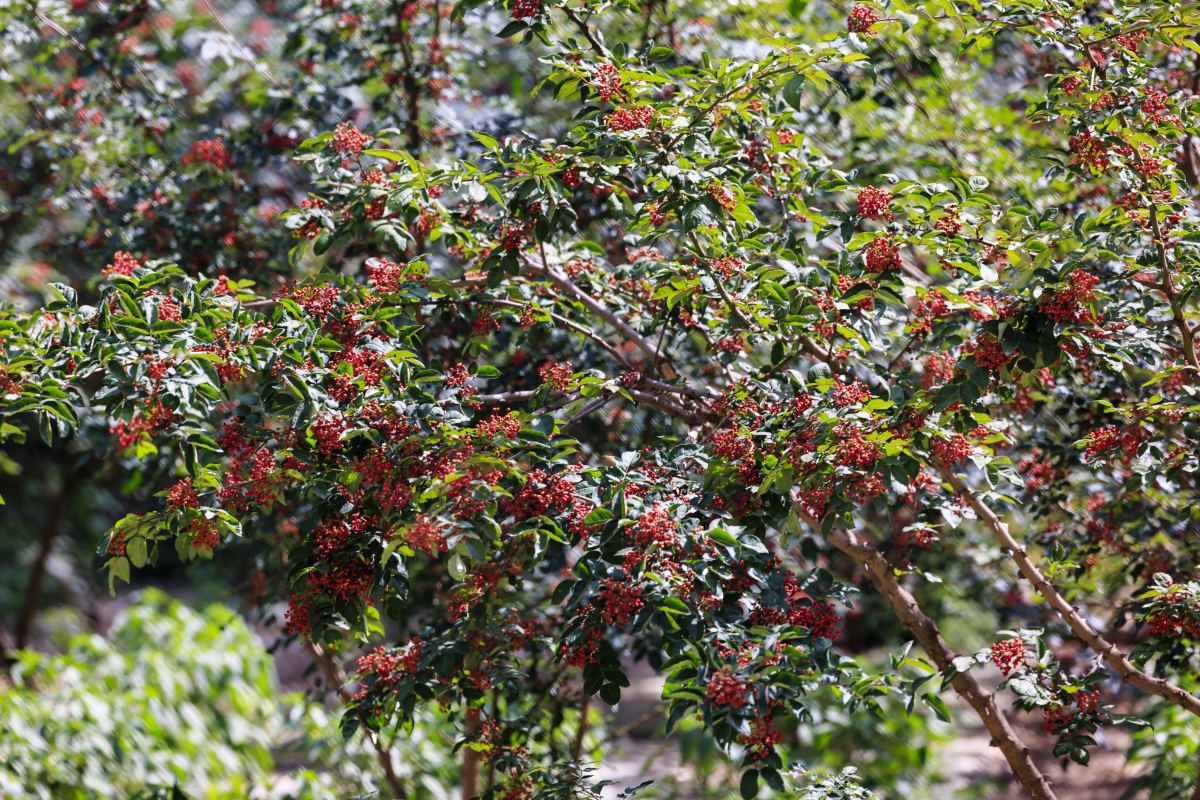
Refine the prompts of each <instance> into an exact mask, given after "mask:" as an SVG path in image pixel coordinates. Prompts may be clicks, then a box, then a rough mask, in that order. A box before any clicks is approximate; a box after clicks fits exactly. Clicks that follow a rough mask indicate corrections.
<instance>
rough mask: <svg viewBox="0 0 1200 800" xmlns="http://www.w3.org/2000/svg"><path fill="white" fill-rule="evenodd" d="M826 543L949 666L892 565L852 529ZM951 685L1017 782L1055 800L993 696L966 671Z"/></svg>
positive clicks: (948, 653)
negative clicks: (846, 559)
mask: <svg viewBox="0 0 1200 800" xmlns="http://www.w3.org/2000/svg"><path fill="white" fill-rule="evenodd" d="M797 513H799V515H800V518H801V519H803V520H804V521H805V522H806V523H807V524H808V525H809V526H810V527H812V528H813V529H814V530H820V529H821V525H820V523H819V522H818V521H817V520H816V519H814V518H813V517H812V516H811V515H809V514H807V513H804V512H802V511H799V510H798V511H797ZM825 538H826V539H827V540H828V541H829V543H830V544H832V545H833V546H834V547H836V548H837V549H838V550H841V551H842V552H843V553H845V554H846V555H848V556H849V557H850V558H851V559H852V560H853V561H854V563H855V564H856V565H857V566H858V568H859V569H861V570H862V571H863V574H864V575H866V576H867V580H868V581H870V582H871V585H872V586H873V587H874V588H875V590H876V591H877V592H879V594H880V596H882V597H883V598H884V599H885V600H886V601H887V602H888V605H890V606H891V608H892V611H893V613H895V615H896V616H897V617H898V618H899V619H900V622H901V623H903V625H904V627H905V629H906V630H907V631H908V632H909V633H911V634H912V635H913V636H914V637H915V638H916V640H917V642H918V643H919V644H920V645H921V648H922V649H923V650H924V651H925V653H926V654H927V655H928V656H929V658H930V659H931V660H932V661H933V662H934V663H935V664H936V665H937V667H938V669H940V670H941V671H942V672H945V671H946V670H948V669H949V668H950V667H951V666H952V665H953V662H954V658H955V654H954V651H952V650H951V649H950V647H949V646H948V645H947V644H946V641H945V639H943V638H942V634H941V632H940V631H939V630H938V627H937V623H936V622H934V621H933V619H931V618H930V617H929V616H927V615H926V614H925V613H924V612H923V611H922V610H921V607H920V606H919V605H918V604H917V601H916V599H915V598H914V597H913V596H912V594H910V593H909V592H908V590H906V589H905V588H904V587H903V586H901V585H900V582H899V581H897V580H896V575H895V572H894V571H893V570H892V566H891V565H890V564H888V563H887V560H886V559H884V557H883V555H882V554H881V553H880V552H879V550H877V549H876V548H874V547H872V546H871V545H869V544H865V543H863V542H860V541H858V540H857V539H856V537H855V536H854V534H853V533H850V532H848V531H845V530H842V529H840V528H834V529H833V530H832V531H830V533H829V535H827V536H826V537H825ZM950 685H952V686H953V687H954V690H955V691H956V692H958V695H959V696H960V697H962V698H963V699H964V700H965V701H967V704H968V705H970V706H971V708H972V709H974V710H975V713H976V714H978V715H979V718H980V719H981V720H983V724H984V725H985V726H986V727H987V730H988V733H990V734H991V735H992V742H991V743H992V745H994V746H995V747H998V748H1000V752H1001V753H1003V754H1004V758H1005V759H1006V760H1007V761H1008V765H1009V767H1010V768H1011V769H1012V771H1013V774H1015V775H1016V776H1017V780H1019V781H1020V782H1021V786H1022V788H1024V789H1025V792H1026V794H1028V795H1029V796H1030V797H1031V798H1033V800H1055V794H1054V791H1053V790H1052V789H1051V788H1050V784H1049V782H1047V780H1046V777H1045V776H1044V775H1042V773H1041V771H1040V770H1039V769H1038V768H1037V765H1036V764H1034V763H1033V757H1032V755H1031V752H1030V749H1029V747H1028V746H1027V745H1026V744H1025V743H1024V742H1023V741H1021V738H1020V737H1019V736H1018V735H1017V733H1016V732H1015V731H1014V730H1013V729H1012V726H1011V725H1009V723H1008V719H1007V718H1006V717H1005V716H1004V713H1003V712H1001V711H1000V709H999V708H998V707H997V706H996V698H995V696H994V695H993V694H991V693H989V692H986V691H984V689H983V687H981V686H980V685H979V682H978V681H976V680H975V678H974V677H973V676H971V675H970V673H967V672H960V673H958V674H957V675H955V676H954V678H953V679H952V680H951V681H950Z"/></svg>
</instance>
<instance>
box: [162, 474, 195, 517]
mask: <svg viewBox="0 0 1200 800" xmlns="http://www.w3.org/2000/svg"><path fill="white" fill-rule="evenodd" d="M198 505H200V498H199V497H197V496H196V490H195V489H194V488H192V479H191V478H184V479H183V480H181V481H180V482H179V483H177V484H175V485H174V486H172V487H171V491H170V493H169V494H168V496H167V508H168V509H170V510H171V511H182V510H183V509H185V508H195V507H197V506H198Z"/></svg>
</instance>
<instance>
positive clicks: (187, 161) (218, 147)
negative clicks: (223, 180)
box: [179, 139, 233, 169]
mask: <svg viewBox="0 0 1200 800" xmlns="http://www.w3.org/2000/svg"><path fill="white" fill-rule="evenodd" d="M179 162H180V163H181V164H183V165H184V166H185V167H188V166H191V165H192V164H194V163H196V162H200V163H202V164H212V165H213V166H214V167H216V168H217V169H229V167H230V166H231V165H232V164H233V156H231V155H229V153H227V152H225V140H224V139H200V140H198V141H195V142H192V147H191V149H189V150H188V151H187V152H186V153H184V154H183V155H182V156H181V157H180V159H179Z"/></svg>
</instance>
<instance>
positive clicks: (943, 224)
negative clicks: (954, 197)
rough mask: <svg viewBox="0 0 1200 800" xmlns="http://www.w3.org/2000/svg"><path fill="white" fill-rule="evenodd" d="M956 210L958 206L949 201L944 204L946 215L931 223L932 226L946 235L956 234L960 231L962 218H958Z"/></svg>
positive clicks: (957, 210)
mask: <svg viewBox="0 0 1200 800" xmlns="http://www.w3.org/2000/svg"><path fill="white" fill-rule="evenodd" d="M958 212H959V208H958V206H956V205H955V204H953V203H951V204H950V205H948V206H946V216H944V217H942V218H941V219H939V220H938V221H937V222H935V223H933V227H935V228H937V229H938V230H939V231H941V232H942V233H944V234H946V235H947V236H957V235H958V234H959V232H960V231H962V220H960V219H959V218H958Z"/></svg>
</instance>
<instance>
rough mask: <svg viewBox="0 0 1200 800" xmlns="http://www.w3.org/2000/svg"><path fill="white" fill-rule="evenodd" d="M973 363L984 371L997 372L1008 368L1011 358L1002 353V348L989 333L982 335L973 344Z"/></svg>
mask: <svg viewBox="0 0 1200 800" xmlns="http://www.w3.org/2000/svg"><path fill="white" fill-rule="evenodd" d="M973 344H974V347H975V349H974V353H975V363H976V364H977V365H978V366H981V367H983V368H984V369H990V370H995V371H999V370H1001V369H1003V368H1004V367H1006V366H1008V363H1009V362H1010V361H1012V360H1013V356H1012V355H1010V354H1008V353H1005V352H1004V347H1003V346H1002V345H1001V344H1000V342H998V341H997V340H996V337H995V336H992V334H990V333H982V334H980V335H979V337H978V338H977V339H976V340H975V341H974V342H973Z"/></svg>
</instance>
